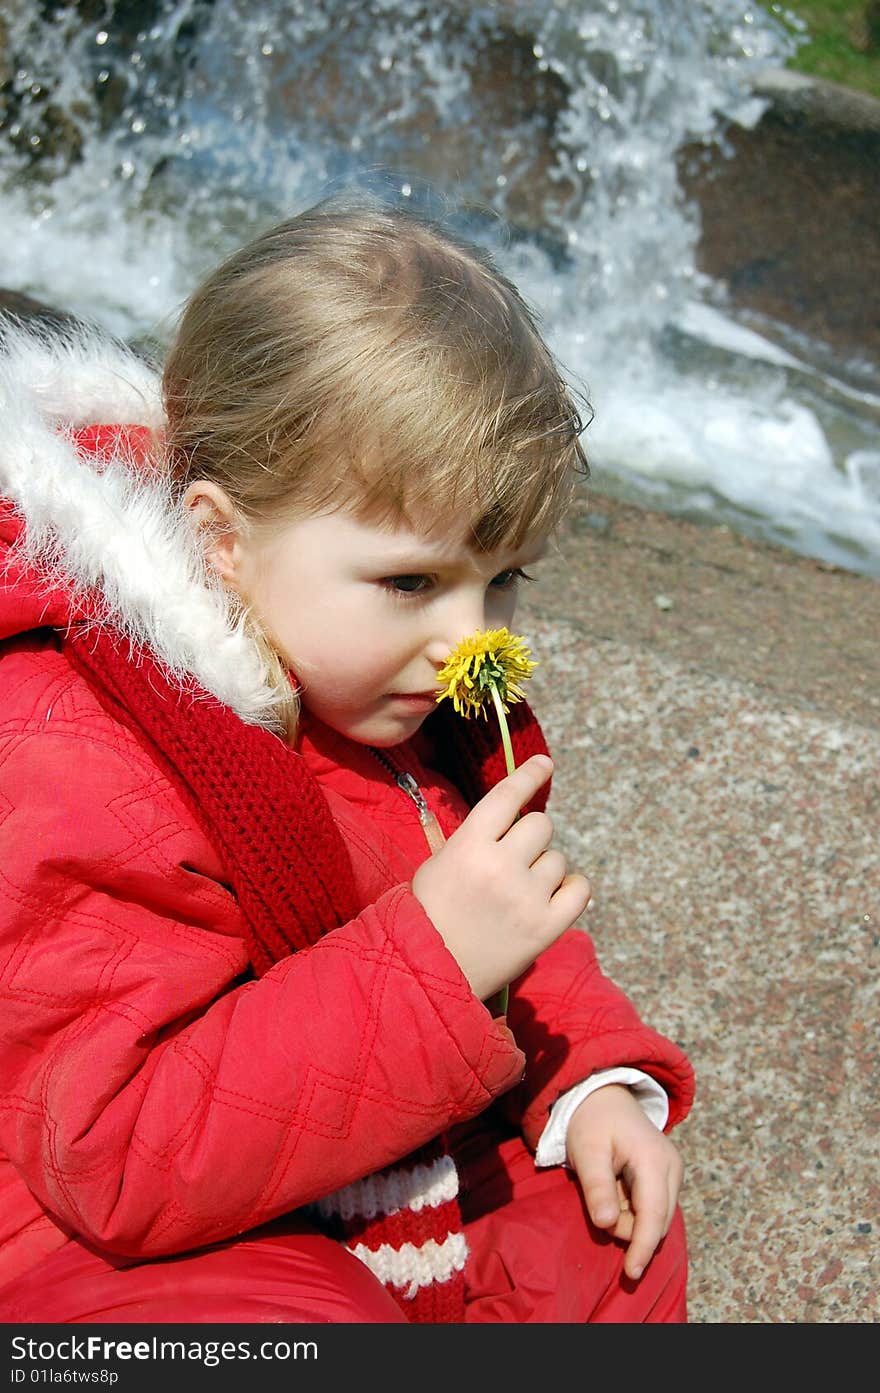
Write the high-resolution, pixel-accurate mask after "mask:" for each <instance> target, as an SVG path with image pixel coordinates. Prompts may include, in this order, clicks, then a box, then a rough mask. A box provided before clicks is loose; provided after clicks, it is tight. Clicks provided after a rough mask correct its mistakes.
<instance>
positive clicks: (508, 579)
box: [492, 566, 535, 590]
mask: <svg viewBox="0 0 880 1393" xmlns="http://www.w3.org/2000/svg"><path fill="white" fill-rule="evenodd" d="M534 579H535V577H534V576H530V575H528V574H527V573H526V572H525V571H524V570H523V569H522V567H521V566H517V567H516V569H515V570H513V571H499V572H498V574H497V576H495V577H494V578H493V580H492V584H493V585H494V586H495V588H496V590H510V589H511V588H512V587H513V586H514V585H516V583H517V581H518V580H534Z"/></svg>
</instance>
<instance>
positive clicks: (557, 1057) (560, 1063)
mask: <svg viewBox="0 0 880 1393" xmlns="http://www.w3.org/2000/svg"><path fill="white" fill-rule="evenodd" d="M508 1023H509V1025H510V1028H511V1030H512V1031H513V1035H514V1038H515V1039H516V1042H517V1044H518V1045H519V1046H520V1048H521V1049H522V1050H523V1052H524V1053H525V1056H526V1068H525V1073H524V1075H523V1079H522V1082H521V1083H520V1084H519V1085H518V1086H517V1087H515V1088H514V1089H513V1090H512V1091H511V1092H510V1093H508V1094H507V1095H506V1096H505V1097H504V1099H503V1100H502V1101H501V1107H502V1108H503V1109H504V1111H505V1112H506V1114H507V1115H508V1117H510V1118H511V1120H512V1121H513V1122H514V1123H516V1125H518V1126H520V1127H521V1128H522V1130H523V1133H524V1135H525V1138H526V1141H527V1142H528V1143H529V1145H530V1146H531V1147H532V1148H533V1149H534V1148H535V1147H536V1146H537V1144H538V1140H539V1138H540V1136H541V1133H542V1132H543V1130H544V1127H545V1126H546V1123H547V1119H548V1116H549V1112H550V1108H551V1107H552V1106H553V1104H554V1103H555V1101H556V1099H557V1098H558V1097H559V1096H560V1095H561V1094H562V1093H565V1092H566V1091H567V1089H569V1088H571V1087H572V1085H574V1084H576V1083H579V1082H580V1081H581V1080H582V1079H585V1078H588V1077H589V1075H590V1074H593V1073H595V1072H596V1070H598V1069H609V1068H613V1067H614V1066H615V1065H631V1066H632V1067H633V1068H636V1069H641V1070H642V1071H643V1072H644V1073H645V1074H649V1075H650V1076H651V1077H652V1078H654V1079H656V1080H657V1082H658V1083H659V1084H661V1085H662V1087H663V1088H664V1089H665V1090H666V1093H667V1095H668V1097H669V1118H668V1120H667V1123H666V1128H665V1130H666V1131H667V1132H668V1131H669V1130H670V1129H671V1128H672V1127H674V1126H675V1125H676V1124H677V1123H679V1122H681V1121H682V1119H683V1118H684V1117H685V1116H686V1115H687V1113H688V1111H689V1109H690V1106H691V1103H692V1101H693V1096H694V1076H693V1070H692V1068H691V1065H690V1063H689V1061H688V1059H687V1057H686V1055H685V1054H684V1052H683V1051H682V1050H681V1049H680V1048H679V1046H678V1045H676V1044H675V1043H674V1042H673V1041H671V1040H667V1039H666V1038H665V1037H664V1036H662V1035H660V1034H658V1032H657V1031H655V1030H652V1029H651V1028H650V1027H649V1026H646V1025H644V1024H643V1023H642V1021H641V1020H640V1018H639V1016H638V1013H637V1012H636V1009H635V1007H634V1006H633V1004H632V1003H631V1002H630V1001H629V999H628V998H627V997H626V996H625V994H624V993H623V992H622V991H621V990H620V988H619V987H617V986H615V984H614V983H613V982H612V981H611V980H610V979H609V978H608V977H606V976H605V975H604V973H603V972H602V971H601V969H600V967H599V964H598V962H597V960H596V953H595V949H594V946H593V942H592V940H591V938H590V937H589V935H588V934H587V933H586V931H585V930H583V929H579V928H571V929H569V930H567V932H566V933H564V934H563V935H562V936H561V937H560V938H559V939H557V941H556V942H555V943H554V944H553V945H552V946H551V947H550V948H548V949H546V950H545V952H543V953H542V954H541V956H540V957H539V958H537V959H536V960H535V962H534V963H533V964H532V966H531V967H530V968H529V969H528V971H527V972H525V973H524V974H523V976H522V977H520V978H519V979H518V980H517V982H516V983H514V984H513V986H512V987H511V991H510V1001H509V1010H508Z"/></svg>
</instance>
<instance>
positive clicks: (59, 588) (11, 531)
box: [0, 500, 85, 639]
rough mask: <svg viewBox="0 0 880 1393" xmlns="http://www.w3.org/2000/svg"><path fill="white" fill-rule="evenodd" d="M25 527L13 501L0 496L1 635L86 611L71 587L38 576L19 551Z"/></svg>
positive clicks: (54, 623) (54, 624)
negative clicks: (0, 498) (1, 498)
mask: <svg viewBox="0 0 880 1393" xmlns="http://www.w3.org/2000/svg"><path fill="white" fill-rule="evenodd" d="M24 530H25V529H24V522H23V521H22V519H21V518H20V517H19V516H18V514H17V513H16V512H15V509H14V508H13V506H12V504H11V503H7V502H4V501H3V500H0V576H2V581H0V639H6V638H13V637H14V636H15V635H16V634H24V633H27V632H28V631H29V630H30V629H39V628H42V627H43V626H47V627H49V628H61V627H63V626H64V625H65V624H67V623H69V622H70V621H71V620H72V619H77V618H82V617H84V614H85V610H84V608H83V606H82V603H79V604H78V603H77V597H76V596H75V595H74V594H73V592H72V591H71V589H70V587H68V586H65V585H64V584H63V583H62V582H61V581H60V580H59V579H58V578H57V577H55V578H53V579H49V578H44V577H42V576H40V575H39V574H38V572H37V571H35V570H34V568H33V567H32V566H31V565H30V563H29V562H28V561H27V560H26V559H25V558H24V557H23V556H22V555H20V554H18V551H17V546H16V544H20V542H21V539H22V538H23V536H24Z"/></svg>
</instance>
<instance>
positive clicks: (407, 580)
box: [382, 576, 428, 595]
mask: <svg viewBox="0 0 880 1393" xmlns="http://www.w3.org/2000/svg"><path fill="white" fill-rule="evenodd" d="M382 584H383V585H387V586H388V588H389V590H391V591H392V592H393V594H395V595H420V594H421V593H422V590H423V588H424V587H425V586H426V585H427V584H428V577H427V576H389V577H388V578H387V580H384V581H383V582H382Z"/></svg>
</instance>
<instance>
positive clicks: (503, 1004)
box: [489, 682, 519, 1016]
mask: <svg viewBox="0 0 880 1393" xmlns="http://www.w3.org/2000/svg"><path fill="white" fill-rule="evenodd" d="M489 691H490V692H491V693H492V700H493V701H494V703H495V713H496V715H497V716H498V724H499V726H500V727H501V743H502V745H503V746H504V762H505V764H506V765H507V772H508V774H512V773H513V771H514V769H515V768H516V765H515V764H514V761H513V746H512V745H511V743H510V731H509V730H508V729H507V717H506V715H505V714H504V703H503V702H502V700H501V694H500V693H499V691H498V688H497V687H496V685H495V683H494V682H490V683H489ZM516 816H517V818H519V813H517V815H516ZM509 996H510V990H509V988H508V987H506V986H505V987H502V988H501V990H500V991H499V992H498V993H497V995H496V996H495V997H493V999H492V1002H491V1003H490V1005H493V1004H494V1003H496V1002H497V1006H498V1011H499V1013H500V1014H501V1015H502V1016H506V1015H507V1002H508V998H509Z"/></svg>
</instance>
